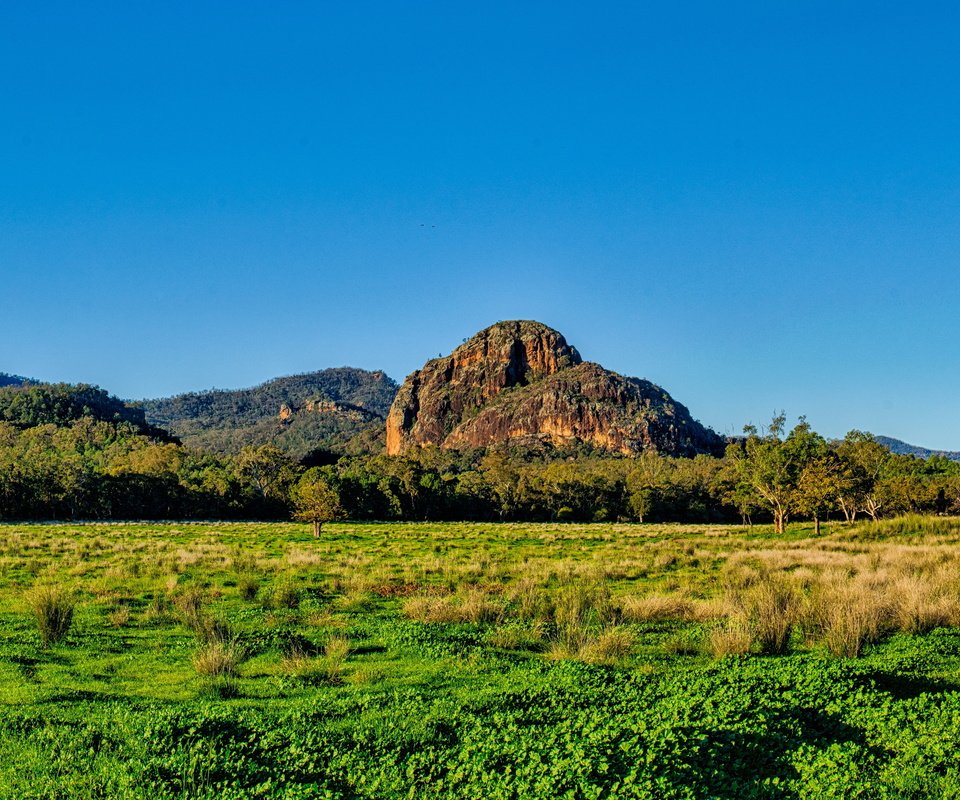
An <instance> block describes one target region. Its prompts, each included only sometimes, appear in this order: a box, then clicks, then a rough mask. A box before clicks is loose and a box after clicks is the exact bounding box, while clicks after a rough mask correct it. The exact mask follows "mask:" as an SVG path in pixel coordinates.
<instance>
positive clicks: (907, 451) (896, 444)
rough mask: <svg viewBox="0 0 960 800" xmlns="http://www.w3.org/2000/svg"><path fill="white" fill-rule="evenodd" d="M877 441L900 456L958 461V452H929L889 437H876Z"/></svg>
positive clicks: (959, 458) (929, 450)
mask: <svg viewBox="0 0 960 800" xmlns="http://www.w3.org/2000/svg"><path fill="white" fill-rule="evenodd" d="M877 441H878V442H880V444H882V445H883V446H884V447H888V448H890V452H892V453H896V454H897V455H902V456H916V457H917V458H930V457H931V456H943V457H944V458H949V459H950V460H951V461H960V452H957V451H955V450H931V449H929V448H927V447H918V446H917V445H915V444H907V443H906V442H903V441H901V440H900V439H892V438H890V437H889V436H878V437H877Z"/></svg>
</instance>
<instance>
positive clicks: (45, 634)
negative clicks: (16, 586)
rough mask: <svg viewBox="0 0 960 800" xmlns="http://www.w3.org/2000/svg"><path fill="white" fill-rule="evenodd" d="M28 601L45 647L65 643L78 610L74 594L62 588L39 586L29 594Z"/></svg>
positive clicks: (41, 641)
mask: <svg viewBox="0 0 960 800" xmlns="http://www.w3.org/2000/svg"><path fill="white" fill-rule="evenodd" d="M26 600H27V605H28V606H29V608H30V611H31V612H32V614H33V618H34V620H35V621H36V623H37V632H38V633H39V634H40V643H41V644H42V645H43V647H49V646H50V645H52V644H57V643H58V642H61V641H63V639H64V638H65V637H66V635H67V633H68V632H69V631H70V626H71V625H72V624H73V612H74V609H75V608H76V600H75V599H74V596H73V594H72V593H71V592H69V591H67V590H66V589H64V588H62V587H60V586H37V587H35V588H34V589H32V590H31V591H30V592H29V593H28V594H27V597H26Z"/></svg>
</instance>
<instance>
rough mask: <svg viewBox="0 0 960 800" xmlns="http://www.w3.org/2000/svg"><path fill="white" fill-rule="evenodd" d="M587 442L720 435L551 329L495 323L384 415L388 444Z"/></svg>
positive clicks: (706, 446) (706, 443)
mask: <svg viewBox="0 0 960 800" xmlns="http://www.w3.org/2000/svg"><path fill="white" fill-rule="evenodd" d="M510 442H517V443H520V442H547V443H550V444H553V445H557V446H564V445H571V444H578V443H588V444H590V445H593V446H595V447H598V448H602V449H605V450H610V451H614V452H619V453H624V454H629V453H637V452H641V451H643V450H651V449H652V450H657V451H660V452H665V453H671V454H676V455H693V454H695V453H700V452H718V451H720V450H722V447H723V441H722V439H721V438H720V437H719V436H717V435H716V434H715V433H714V432H713V431H711V430H709V429H707V428H704V427H703V426H702V425H700V424H699V423H698V422H696V421H695V420H693V419H692V418H691V417H690V414H689V412H688V411H687V409H686V408H684V407H683V406H682V405H680V404H679V403H676V402H674V401H673V400H672V398H670V396H669V395H668V394H667V393H666V392H664V391H663V390H662V389H660V388H659V387H658V386H655V385H654V384H652V383H650V382H649V381H642V380H639V379H637V378H625V377H623V376H621V375H617V374H616V373H614V372H610V371H609V370H605V369H603V367H600V366H599V365H597V364H590V363H583V361H582V359H581V358H580V354H579V353H578V352H577V351H576V349H575V348H573V347H571V346H570V345H568V344H567V342H566V340H565V339H564V338H563V336H562V335H561V334H559V333H558V332H557V331H555V330H553V329H551V328H548V327H547V326H546V325H542V324H540V323H538V322H529V321H515V322H500V323H497V324H496V325H493V326H491V327H490V328H487V329H486V330H483V331H481V332H480V333H478V334H477V335H476V336H474V337H473V338H472V339H470V340H469V341H468V342H466V343H465V344H463V345H461V346H460V347H458V348H457V349H456V350H454V351H453V353H451V354H450V355H449V356H447V357H446V358H438V359H433V360H431V361H428V362H427V363H426V364H425V365H424V366H423V367H422V368H421V369H419V370H417V371H416V372H414V373H413V374H411V375H410V376H409V377H408V378H407V379H406V381H404V383H403V386H402V387H401V388H400V392H399V393H398V394H397V397H396V399H395V400H394V403H393V406H392V407H391V409H390V414H389V415H388V417H387V452H388V453H389V454H391V455H396V454H398V453H402V452H403V451H404V450H406V449H408V448H410V447H417V446H423V445H428V444H432V445H438V446H440V447H444V448H456V449H462V448H471V447H490V446H494V445H498V444H505V443H510Z"/></svg>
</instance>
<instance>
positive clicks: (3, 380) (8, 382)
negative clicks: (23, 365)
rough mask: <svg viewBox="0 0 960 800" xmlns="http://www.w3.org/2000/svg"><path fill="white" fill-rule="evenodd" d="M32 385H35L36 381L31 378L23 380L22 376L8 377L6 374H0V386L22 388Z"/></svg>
mask: <svg viewBox="0 0 960 800" xmlns="http://www.w3.org/2000/svg"><path fill="white" fill-rule="evenodd" d="M33 383H36V381H35V380H33V379H32V378H24V377H23V376H22V375H9V374H7V373H6V372H0V386H23V385H25V384H33Z"/></svg>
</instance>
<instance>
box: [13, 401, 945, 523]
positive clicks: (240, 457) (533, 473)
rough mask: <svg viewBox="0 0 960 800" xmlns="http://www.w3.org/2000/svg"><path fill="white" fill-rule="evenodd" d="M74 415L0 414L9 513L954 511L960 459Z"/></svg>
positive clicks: (758, 441)
mask: <svg viewBox="0 0 960 800" xmlns="http://www.w3.org/2000/svg"><path fill="white" fill-rule="evenodd" d="M69 416H70V415H69V414H67V415H66V416H65V417H64V418H63V419H58V421H57V422H56V423H53V422H50V423H44V424H37V425H28V426H24V425H23V424H15V423H14V422H9V421H8V422H0V519H4V520H19V519H181V518H183V519H187V518H195V519H213V518H218V519H289V518H290V516H291V514H294V513H296V514H297V515H298V518H301V519H305V520H308V521H313V522H314V523H315V524H316V525H319V524H322V522H323V521H324V520H326V519H330V518H334V517H338V516H342V517H346V518H349V519H368V520H488V521H500V520H502V521H544V520H552V521H598V522H599V521H617V520H629V521H640V522H647V521H655V522H667V521H675V522H742V523H743V524H752V523H754V522H767V523H769V522H773V524H774V525H775V526H776V528H777V529H778V530H782V529H783V527H784V526H785V525H786V523H787V522H788V521H789V520H791V519H809V520H814V521H815V522H816V523H817V524H819V521H820V520H822V519H826V518H828V517H834V518H844V519H847V520H854V519H857V518H861V517H864V516H866V517H870V518H873V519H877V518H879V517H881V516H893V515H897V514H902V513H908V512H917V513H960V463H957V462H953V461H949V460H947V459H945V458H943V457H937V456H934V457H931V458H928V459H926V460H921V459H917V458H915V457H912V456H900V455H895V454H893V453H891V452H890V451H889V450H888V449H887V448H886V447H884V446H883V445H882V444H880V443H879V442H877V441H876V439H875V438H874V437H872V436H871V435H869V434H866V433H861V432H858V431H852V432H851V433H849V434H848V435H847V436H846V437H845V438H844V439H842V440H840V441H827V440H826V439H824V438H823V437H822V436H820V435H819V434H817V433H816V432H815V431H813V430H812V429H811V428H810V426H809V424H808V423H807V422H806V421H805V420H802V419H801V421H800V422H799V423H798V424H797V425H796V426H795V427H794V428H793V429H791V430H789V431H787V430H786V427H785V419H784V417H783V416H779V417H776V418H775V419H774V420H772V422H771V424H770V425H769V426H766V427H764V428H762V429H758V428H752V427H748V428H747V429H746V431H745V435H744V436H743V437H739V438H737V439H736V440H734V441H731V442H730V443H729V445H728V446H727V450H726V453H725V455H724V456H723V457H721V458H715V457H711V456H703V455H701V456H697V457H695V458H672V457H669V456H664V455H659V454H657V453H652V452H647V453H642V454H640V455H638V456H636V457H632V458H629V457H614V456H610V455H603V454H599V453H596V452H590V451H579V452H576V451H569V452H559V451H555V452H540V453H533V452H530V451H519V450H516V451H510V450H505V451H486V452H484V451H470V452H452V451H444V450H439V449H437V448H424V449H422V450H416V451H413V452H410V453H408V454H407V455H403V456H386V455H383V454H378V455H359V456H356V455H355V456H344V457H341V458H339V460H336V462H335V463H330V464H327V465H325V466H312V467H310V466H309V465H308V464H304V463H301V462H298V461H295V460H294V459H292V458H290V457H289V456H288V455H286V454H285V453H284V452H282V451H281V450H279V449H278V448H277V447H275V446H273V445H262V446H257V447H245V448H243V449H242V450H241V451H240V452H239V453H238V454H235V455H222V454H212V453H208V452H203V451H199V450H195V449H191V448H187V447H183V446H182V445H180V444H179V443H178V442H176V441H171V440H169V439H168V438H163V437H158V436H156V435H150V434H152V433H153V432H152V431H150V430H149V429H146V428H144V427H143V426H142V425H141V424H138V423H139V420H129V419H120V420H117V419H115V418H114V419H110V420H102V419H96V418H95V417H92V416H87V415H83V416H79V417H77V418H73V419H70V418H69Z"/></svg>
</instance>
